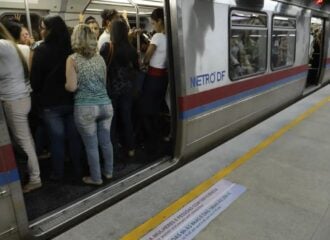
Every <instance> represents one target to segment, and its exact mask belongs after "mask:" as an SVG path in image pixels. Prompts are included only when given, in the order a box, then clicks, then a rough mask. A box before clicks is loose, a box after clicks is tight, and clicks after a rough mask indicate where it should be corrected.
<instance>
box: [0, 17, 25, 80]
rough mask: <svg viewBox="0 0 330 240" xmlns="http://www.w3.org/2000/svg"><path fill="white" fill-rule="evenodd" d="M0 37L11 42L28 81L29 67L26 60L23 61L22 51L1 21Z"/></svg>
mask: <svg viewBox="0 0 330 240" xmlns="http://www.w3.org/2000/svg"><path fill="white" fill-rule="evenodd" d="M0 39H5V40H8V41H10V42H11V43H12V44H13V46H14V47H15V49H16V52H17V54H18V56H19V58H20V60H21V63H22V66H23V70H24V78H25V80H26V81H28V78H29V68H28V65H27V62H26V61H25V59H24V57H23V54H22V52H21V51H20V50H19V49H18V47H17V45H16V43H15V42H14V39H13V38H12V36H11V35H10V33H9V32H8V31H7V29H6V27H5V26H4V25H3V24H2V23H0Z"/></svg>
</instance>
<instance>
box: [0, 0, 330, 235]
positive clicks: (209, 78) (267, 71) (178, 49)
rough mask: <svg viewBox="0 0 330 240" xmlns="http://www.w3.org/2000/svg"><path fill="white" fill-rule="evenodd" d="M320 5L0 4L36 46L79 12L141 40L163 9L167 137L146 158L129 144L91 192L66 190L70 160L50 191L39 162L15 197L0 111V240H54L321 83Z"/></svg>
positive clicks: (17, 0) (120, 0)
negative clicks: (47, 25) (37, 182)
mask: <svg viewBox="0 0 330 240" xmlns="http://www.w3.org/2000/svg"><path fill="white" fill-rule="evenodd" d="M329 6H330V4H327V3H323V1H307V0H304V1H298V0H256V1H244V0H191V1H188V0H51V1H47V0H0V21H4V20H8V19H9V20H10V19H12V18H16V19H18V20H19V21H20V22H21V23H22V24H24V25H25V26H26V27H27V28H28V29H29V31H30V34H36V35H35V36H36V38H37V35H38V27H39V24H40V19H42V17H44V16H47V15H59V16H61V17H62V18H63V19H64V20H65V22H66V24H67V25H68V26H69V27H73V26H75V25H76V24H78V22H79V15H80V14H82V13H83V15H84V16H85V17H86V16H93V17H95V18H96V19H97V21H98V22H99V23H100V22H101V18H100V13H101V11H102V10H103V9H117V10H118V11H119V12H124V11H126V12H127V14H128V19H129V23H130V25H131V26H134V27H137V28H142V29H143V30H145V31H146V32H150V31H151V26H150V22H149V16H150V14H151V12H152V10H153V9H155V8H157V7H163V8H164V11H165V15H166V17H165V25H166V35H167V38H168V51H167V54H168V69H167V70H168V76H169V77H168V78H169V79H168V80H169V85H168V99H169V100H170V101H169V103H168V104H169V105H166V104H165V100H164V111H162V113H160V119H161V120H160V121H159V124H161V126H162V129H163V132H162V137H166V136H167V135H169V136H170V137H171V138H170V139H166V140H167V141H162V143H161V145H160V146H159V148H158V149H156V150H157V151H156V153H149V152H147V151H146V150H145V149H144V147H143V146H142V145H139V144H138V143H137V147H136V156H135V157H134V158H128V157H127V156H123V154H121V152H120V151H119V150H118V152H115V162H114V164H115V173H114V179H113V180H111V181H110V180H109V181H106V182H105V183H104V184H103V185H102V186H100V187H91V186H85V185H83V184H82V183H76V182H74V181H72V179H71V178H70V177H71V176H70V168H72V166H71V165H70V161H66V169H68V170H67V172H66V175H68V176H67V178H66V179H65V180H64V181H63V182H61V183H53V182H51V181H49V179H48V174H49V169H48V168H49V165H50V162H49V159H43V160H41V159H40V160H39V163H40V166H41V178H42V180H43V187H42V188H40V189H37V190H35V191H33V192H30V193H26V194H23V192H22V187H21V186H22V184H23V181H24V178H25V175H24V172H25V169H24V166H25V165H26V158H25V157H24V156H22V154H20V152H19V149H17V148H16V147H15V143H14V141H11V140H10V135H9V132H8V130H7V123H6V118H5V116H4V113H3V108H2V106H1V105H0V239H1V240H2V239H6V240H11V239H48V238H50V237H52V236H55V235H57V234H59V233H61V232H63V231H64V230H65V229H68V228H70V227H72V226H74V225H75V224H77V223H79V222H81V221H83V220H84V219H86V218H88V217H89V216H91V215H93V214H95V213H97V212H100V211H102V209H104V208H108V207H111V205H112V204H114V203H116V202H118V201H120V200H121V199H123V198H124V197H126V196H128V195H130V194H132V193H133V192H134V191H137V190H138V189H141V188H143V187H144V186H146V185H147V184H150V183H152V182H153V181H155V180H156V179H159V178H160V177H162V176H164V175H165V174H167V173H169V172H170V171H175V169H177V168H179V167H180V166H182V165H183V164H186V163H188V162H190V161H193V160H194V159H195V158H196V157H197V156H200V155H201V154H203V153H205V152H207V151H209V150H210V149H212V148H214V147H216V146H218V145H220V144H221V143H223V142H225V141H226V140H228V139H230V138H232V137H234V136H236V135H237V134H239V133H241V132H242V131H244V130H246V129H248V128H249V127H251V126H253V125H255V124H257V123H258V122H260V121H262V120H264V119H265V118H267V117H269V116H271V115H272V114H274V113H276V112H278V111H279V110H281V109H283V108H284V107H286V106H288V105H289V104H292V103H293V102H295V101H297V100H298V99H300V98H301V97H303V96H305V95H307V94H309V93H311V92H313V91H316V90H317V89H319V88H321V87H322V86H324V85H325V84H328V83H329V80H330V69H329V68H330V45H329V37H330V35H329V34H330V32H329V30H328V29H330V21H329V20H330V19H329V12H330V7H329ZM140 44H141V43H140V42H139V40H137V44H136V46H137V51H140V48H141V46H140ZM1 61H2V60H1ZM0 75H1V74H0ZM0 80H1V79H0ZM169 133H170V134H169ZM168 140H170V141H168ZM219 161H221V156H219ZM116 165H117V168H116ZM196 171H198V169H196Z"/></svg>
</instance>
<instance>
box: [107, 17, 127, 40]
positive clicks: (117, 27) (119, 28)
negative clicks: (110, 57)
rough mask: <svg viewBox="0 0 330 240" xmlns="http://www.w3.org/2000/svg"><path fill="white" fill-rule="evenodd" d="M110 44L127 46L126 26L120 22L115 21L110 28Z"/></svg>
mask: <svg viewBox="0 0 330 240" xmlns="http://www.w3.org/2000/svg"><path fill="white" fill-rule="evenodd" d="M111 42H112V43H113V44H115V45H119V44H129V41H128V27H127V24H126V23H124V22H123V21H121V20H116V21H114V22H113V23H112V27H111Z"/></svg>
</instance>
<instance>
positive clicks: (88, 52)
mask: <svg viewBox="0 0 330 240" xmlns="http://www.w3.org/2000/svg"><path fill="white" fill-rule="evenodd" d="M71 44H72V49H73V51H74V52H76V53H79V54H80V55H82V56H84V57H86V58H91V57H93V56H94V55H95V54H96V52H97V40H96V36H95V34H94V33H93V32H92V30H91V29H90V27H89V26H88V25H86V24H79V25H77V26H75V27H74V29H73V33H72V36H71Z"/></svg>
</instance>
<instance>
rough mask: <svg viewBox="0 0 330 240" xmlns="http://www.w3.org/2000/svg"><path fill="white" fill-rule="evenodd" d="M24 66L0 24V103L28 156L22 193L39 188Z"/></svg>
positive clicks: (16, 137) (15, 136)
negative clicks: (28, 176)
mask: <svg viewBox="0 0 330 240" xmlns="http://www.w3.org/2000/svg"><path fill="white" fill-rule="evenodd" d="M28 75H29V73H28V67H27V64H26V62H25V60H24V57H23V55H22V54H21V53H20V51H19V50H18V48H17V47H16V46H15V43H14V42H12V41H11V37H10V35H9V33H8V32H7V30H6V29H5V27H4V26H3V25H2V24H0V100H1V102H2V104H3V108H4V111H5V115H6V119H7V123H8V126H9V128H10V130H11V132H12V134H13V136H14V138H15V139H16V141H17V143H18V144H19V145H20V146H21V147H22V149H23V150H24V152H25V153H26V155H27V156H28V170H29V174H30V179H29V182H28V184H26V185H25V186H24V187H23V192H30V191H32V190H34V189H37V188H40V187H41V185H42V184H41V179H40V170H39V163H38V158H37V155H36V152H35V149H34V143H33V139H32V135H31V132H30V128H29V125H28V114H29V112H30V109H31V98H30V92H31V90H30V89H31V88H30V83H29V81H28Z"/></svg>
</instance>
